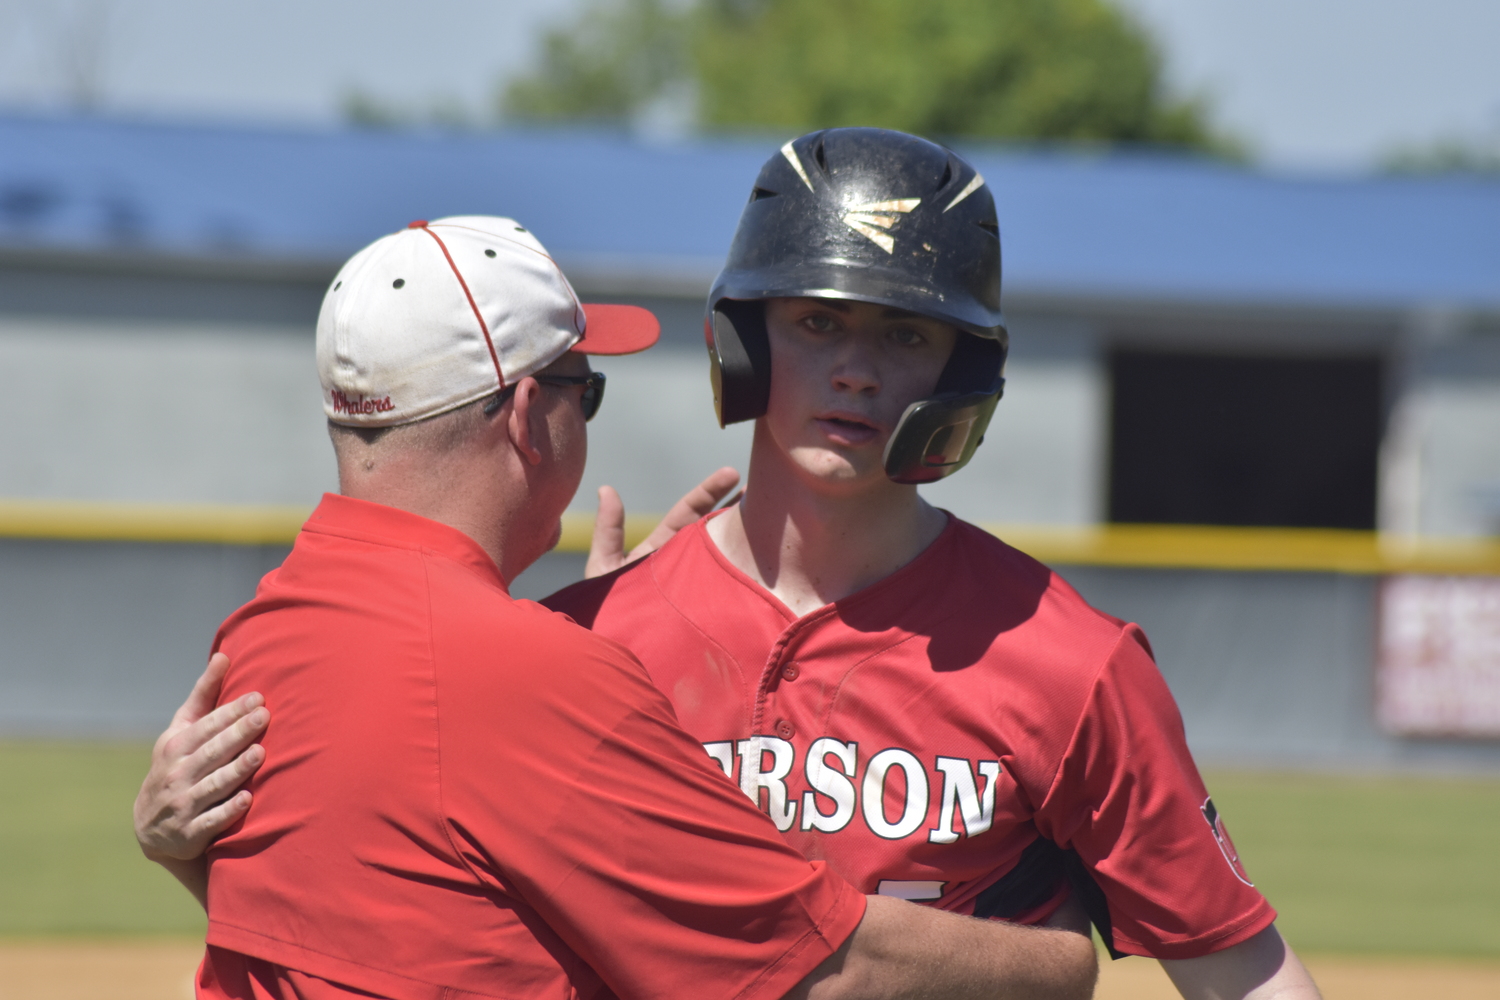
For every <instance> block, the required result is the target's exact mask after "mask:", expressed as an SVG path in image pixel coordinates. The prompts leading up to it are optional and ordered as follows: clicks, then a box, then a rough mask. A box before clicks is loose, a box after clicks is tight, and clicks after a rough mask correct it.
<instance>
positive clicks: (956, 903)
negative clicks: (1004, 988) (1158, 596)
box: [544, 518, 1275, 958]
mask: <svg viewBox="0 0 1500 1000" xmlns="http://www.w3.org/2000/svg"><path fill="white" fill-rule="evenodd" d="M705 524H706V522H699V523H698V524H695V525H693V526H692V527H690V528H687V529H685V530H683V531H682V532H681V533H680V534H679V535H678V536H677V537H676V538H674V539H673V540H672V541H671V542H670V543H668V544H667V545H666V546H664V547H663V548H662V549H660V550H659V551H657V552H656V553H654V554H653V555H651V556H650V557H648V558H647V559H645V560H643V561H641V562H638V563H635V564H633V565H631V566H628V567H626V568H625V569H624V570H622V571H619V572H616V573H614V574H611V575H609V576H605V577H600V578H598V579H594V580H587V581H584V582H582V583H579V584H575V585H574V586H572V587H569V588H567V589H565V590H563V591H561V592H559V593H558V594H555V595H553V596H552V597H550V598H548V599H547V600H546V601H545V602H544V603H545V604H546V605H547V606H548V607H551V608H553V609H556V610H559V611H563V612H566V613H567V614H568V615H570V616H572V617H573V618H574V619H575V620H576V621H578V622H579V623H580V624H583V625H587V626H588V627H590V628H592V629H594V630H595V631H596V632H598V633H601V634H603V635H606V636H608V637H610V638H611V639H615V640H617V641H619V642H621V643H623V644H624V645H626V646H628V647H629V648H630V649H631V650H632V651H634V652H635V654H636V655H637V656H638V657H639V658H640V659H641V661H642V662H643V663H644V664H645V666H646V669H647V671H648V672H649V673H650V675H651V679H652V680H653V681H655V682H656V684H657V685H658V686H659V687H660V688H661V689H662V690H663V691H665V692H666V693H667V695H668V697H669V698H671V700H672V704H673V706H674V707H675V708H676V710H677V717H678V719H679V720H680V721H681V723H682V725H683V726H684V727H685V728H686V729H687V730H688V732H690V733H692V734H693V735H695V736H697V737H698V738H699V739H700V740H702V741H703V744H704V746H705V748H706V749H707V750H708V754H709V756H710V757H711V758H712V759H713V760H714V761H715V762H717V764H718V765H719V767H720V768H721V769H722V770H723V771H724V773H725V774H727V775H729V776H730V777H731V778H733V779H734V780H735V781H736V782H737V783H738V784H739V786H740V788H741V789H742V790H743V791H744V792H745V794H746V795H748V796H749V797H750V798H751V799H752V800H754V801H755V802H756V803H757V804H758V805H759V806H760V807H761V808H762V809H763V810H764V811H765V812H766V813H767V814H768V815H769V816H770V817H771V819H772V821H773V822H774V823H775V824H776V827H777V828H778V829H779V830H780V831H781V833H782V836H784V837H785V838H786V840H787V842H788V843H790V844H791V845H793V846H794V847H796V848H797V849H798V850H799V851H801V852H802V854H803V855H804V856H806V857H808V858H817V859H826V860H828V861H829V862H830V863H831V864H832V866H833V867H834V869H835V870H836V871H838V872H839V873H840V874H841V875H843V876H844V877H845V878H846V879H848V880H849V881H850V882H852V883H853V884H854V885H855V886H856V887H857V888H859V889H861V890H862V891H864V892H869V893H876V892H879V893H884V894H887V895H896V896H901V897H903V898H907V899H914V900H924V901H928V902H930V903H932V904H933V905H936V906H939V907H942V908H944V909H950V910H955V911H958V912H961V913H976V912H977V913H979V914H980V915H985V916H989V915H998V916H1004V917H1008V918H1010V919H1017V920H1021V921H1023V922H1030V921H1036V920H1039V919H1043V918H1045V916H1046V915H1047V914H1048V913H1050V912H1051V910H1052V909H1054V908H1055V907H1056V905H1057V904H1058V902H1060V900H1061V899H1062V898H1063V897H1064V896H1065V895H1066V889H1065V887H1064V885H1063V884H1062V882H1061V878H1062V876H1061V871H1062V867H1061V865H1059V866H1057V867H1054V868H1053V869H1052V871H1053V872H1054V873H1055V876H1056V877H1054V878H1052V879H1051V880H1050V881H1047V882H1045V883H1044V884H1041V885H1032V886H1030V887H1029V890H1028V887H1027V886H1024V885H1017V884H1015V883H1016V882H1017V880H1020V881H1022V882H1024V881H1025V880H1026V879H1027V878H1028V877H1029V876H1028V874H1027V873H1028V871H1030V870H1031V869H1028V868H1027V866H1025V865H1020V866H1018V862H1019V861H1020V860H1021V858H1022V855H1023V852H1027V851H1028V848H1031V849H1033V851H1034V850H1035V849H1036V848H1046V849H1047V850H1053V851H1054V852H1055V849H1054V848H1052V846H1051V845H1052V844H1056V845H1058V846H1060V847H1062V848H1066V849H1070V850H1072V851H1074V852H1076V854H1077V856H1078V857H1079V858H1081V859H1082V861H1083V864H1084V865H1085V866H1086V867H1087V870H1088V871H1089V872H1090V873H1091V874H1092V876H1093V879H1094V881H1095V882H1096V883H1097V884H1098V886H1099V887H1100V888H1101V889H1102V890H1103V892H1104V895H1105V897H1106V898H1107V900H1108V911H1109V918H1110V922H1111V923H1112V924H1113V935H1114V946H1115V947H1116V948H1117V949H1119V950H1120V951H1123V952H1127V953H1133V954H1144V955H1153V956H1156V957H1158V958H1190V957H1196V956H1200V955H1204V954H1208V953H1210V952H1213V951H1218V950H1220V949H1223V948H1226V947H1229V946H1231V945H1233V944H1237V943H1239V942H1240V941H1243V940H1245V939H1247V938H1249V937H1251V936H1252V935H1254V934H1255V933H1257V932H1258V931H1260V930H1262V929H1264V928H1265V927H1266V926H1268V925H1269V924H1270V923H1271V922H1272V920H1274V919H1275V912H1274V911H1273V910H1272V909H1271V907H1270V906H1269V905H1268V904H1267V903H1266V901H1265V899H1264V898H1262V896H1261V895H1260V893H1258V892H1257V891H1256V890H1255V889H1254V888H1253V887H1252V886H1251V885H1250V883H1249V882H1248V881H1247V880H1246V879H1245V878H1244V877H1243V871H1242V870H1241V869H1240V868H1239V867H1238V862H1237V859H1234V858H1233V857H1232V851H1231V849H1230V848H1229V847H1228V846H1227V845H1228V839H1227V835H1225V834H1224V832H1223V825H1222V821H1220V820H1219V819H1218V817H1217V814H1213V815H1209V814H1210V812H1211V811H1212V806H1211V803H1209V800H1208V793H1207V792H1206V791H1205V790H1204V786H1203V782H1202V780H1201V779H1200V778H1199V776H1198V771H1197V769H1196V767H1195V766H1194V764H1193V760H1192V757H1191V756H1190V754H1189V753H1188V749H1187V745H1186V741H1185V739H1184V736H1183V729H1182V721H1181V718H1180V716H1179V714H1178V712H1177V707H1176V704H1175V702H1174V701H1173V700H1172V696H1171V694H1170V693H1169V692H1168V690H1167V687H1166V684H1165V683H1164V681H1163V680H1162V677H1161V674H1160V673H1159V672H1158V671H1157V669H1156V665H1155V663H1154V662H1153V660H1152V658H1151V652H1150V648H1149V646H1148V645H1147V643H1146V638H1145V636H1144V635H1143V634H1142V633H1141V630H1140V629H1139V628H1138V627H1136V626H1134V625H1127V624H1125V623H1123V622H1121V621H1119V620H1118V619H1115V618H1111V617H1109V616H1108V615H1104V614H1101V613H1100V612H1098V611H1096V610H1094V609H1093V608H1091V607H1089V606H1088V605H1087V604H1086V603H1085V602H1084V601H1083V599H1082V598H1080V597H1079V596H1078V594H1077V593H1076V592H1075V591H1074V590H1073V589H1072V588H1071V587H1069V586H1068V585H1067V584H1066V583H1065V582H1064V581H1063V580H1062V579H1061V578H1060V577H1058V576H1057V575H1056V574H1055V573H1053V572H1052V571H1051V570H1049V569H1048V568H1047V567H1045V566H1043V565H1041V564H1040V563H1038V562H1036V561H1035V560H1033V559H1031V558H1030V557H1028V556H1026V555H1024V554H1023V553H1021V552H1018V551H1017V550H1015V549H1013V548H1011V547H1010V546H1008V545H1006V544H1004V543H1003V542H1001V541H999V540H998V539H996V538H994V537H993V536H991V535H989V534H988V533H986V532H984V531H982V530H981V529H979V528H976V527H974V526H973V525H970V524H966V523H964V522H962V521H959V520H958V519H957V518H950V520H949V524H948V527H947V529H946V530H945V531H944V532H943V534H942V535H941V536H940V537H939V538H938V539H937V540H936V541H935V542H934V543H933V544H932V545H931V546H929V547H928V549H927V550H926V551H925V552H923V553H922V554H921V555H920V556H918V557H917V558H916V559H915V560H913V561H912V562H911V563H909V564H908V565H907V566H905V567H903V568H902V569H900V570H899V571H897V572H896V573H894V574H892V575H891V576H889V577H886V578H885V579H883V580H881V581H879V582H878V583H875V584H873V585H872V586H870V587H868V588H866V589H864V590H862V591H860V592H858V593H856V594H854V595H852V596H850V597H848V598H845V599H844V600H841V601H838V602H836V603H834V604H830V605H827V606H825V607H822V608H820V609H818V610H817V611H814V612H812V613H811V614H808V615H806V616H804V617H801V618H798V617H797V616H796V615H795V614H793V613H792V612H791V611H790V610H789V609H788V608H787V607H786V606H785V605H783V604H782V603H781V602H780V601H779V600H777V598H776V597H775V596H773V595H772V594H771V593H769V592H768V591H767V590H765V588H763V587H761V586H760V585H759V584H757V583H756V582H754V581H753V580H751V579H750V578H749V577H747V576H746V575H745V574H744V573H742V572H740V571H739V570H738V569H737V568H736V567H735V566H734V565H732V564H731V563H730V562H729V561H728V560H727V559H725V558H724V557H723V555H722V554H721V553H720V552H719V550H718V548H717V547H716V546H715V545H714V543H713V541H712V540H711V539H710V537H709V535H708V532H707V529H706V527H705ZM1040 838H1045V840H1042V839H1040ZM1048 842H1050V843H1048ZM1035 867H1036V866H1031V868H1032V869H1034V868H1035ZM1012 873H1014V875H1013V876H1012V878H1011V879H1010V880H1009V881H1006V877H1007V876H1008V875H1012ZM1018 891H1019V894H1020V896H1021V898H1023V899H1028V898H1029V902H1026V903H1024V904H1023V905H1021V906H1020V907H1019V908H1017V907H1012V908H1011V910H1010V911H1006V910H1004V909H1003V908H997V905H996V903H995V900H997V899H998V898H999V897H1000V895H1004V894H1009V895H1010V896H1011V897H1012V898H1014V897H1015V896H1016V894H1017V892H1018Z"/></svg>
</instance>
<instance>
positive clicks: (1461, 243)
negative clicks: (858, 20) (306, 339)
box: [0, 117, 1500, 308]
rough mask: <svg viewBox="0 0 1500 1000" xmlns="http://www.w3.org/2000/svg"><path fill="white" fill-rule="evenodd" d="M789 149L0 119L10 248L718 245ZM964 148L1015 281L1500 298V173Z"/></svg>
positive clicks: (1064, 287) (1481, 302)
mask: <svg viewBox="0 0 1500 1000" xmlns="http://www.w3.org/2000/svg"><path fill="white" fill-rule="evenodd" d="M774 145H775V143H774V141H773V140H769V139H761V140H747V139H701V140H694V141H689V142H683V143H678V144H653V143H650V142H645V141H641V140H638V139H633V138H631V137H629V136H626V135H623V134H617V133H610V132H590V131H573V130H558V131H507V132H501V133H473V134H465V133H439V132H372V131H361V130H353V129H347V130H328V131H310V130H300V131H299V130H290V129H281V130H278V129H267V128H230V127H211V126H192V125H176V124H160V123H143V122H129V121H114V120H107V119H92V118H73V119H59V118H42V117H9V118H0V245H4V246H12V247H25V246H44V247H53V248H69V249H77V250H85V251H87V250H116V251H118V250H130V249H134V248H139V249H140V250H142V251H143V252H158V253H174V254H210V255H215V256H224V255H244V256H251V257H264V258H294V259H300V258H342V257H344V256H346V255H348V254H349V253H351V252H353V251H354V250H355V249H357V248H358V247H360V246H362V245H363V244H365V243H366V242H368V241H370V240H372V239H374V238H376V237H378V236H380V235H381V234H383V233H385V232H389V231H391V230H392V229H395V228H398V227H399V226H401V225H404V224H405V223H406V222H408V221H410V220H411V219H413V218H437V217H439V216H442V215H451V214H466V213H493V214H503V215H511V216H514V217H515V218H517V219H520V220H522V221H523V222H524V223H525V224H526V225H527V226H528V227H530V228H532V229H534V230H535V231H536V232H537V233H538V234H539V235H540V236H541V238H542V240H543V242H545V243H546V244H547V246H548V247H549V249H551V250H552V251H553V252H554V253H555V254H558V255H559V256H574V257H583V256H604V257H615V256H619V257H625V256H632V255H644V257H645V258H652V259H657V258H659V259H664V260H665V259H679V260H695V261H699V262H704V263H707V262H712V261H715V260H717V259H720V258H722V256H723V255H724V252H725V251H726V250H727V248H728V244H729V239H730V234H731V233H732V231H733V228H734V224H735V221H736V219H737V218H738V216H739V211H740V207H741V205H742V204H743V203H744V198H745V196H746V193H747V192H748V190H749V188H750V185H751V183H752V181H753V180H754V177H755V175H756V172H757V170H758V169H759V166H760V164H761V162H762V161H763V160H764V159H765V157H766V156H767V155H769V154H770V153H771V152H772V151H774ZM964 152H965V153H966V155H968V156H969V157H970V158H971V159H972V160H973V162H974V163H975V165H976V166H978V168H979V169H980V171H981V172H982V173H984V175H985V177H986V178H987V179H988V180H989V182H990V186H991V188H992V190H993V191H994V193H995V198H996V201H997V203H998V206H999V210H1000V220H1001V227H1002V232H1003V236H1004V242H1005V266H1006V275H1005V279H1006V287H1007V288H1008V289H1010V290H1024V291H1031V292H1048V293H1056V294H1062V295H1091V296H1101V295H1107V296H1120V297H1125V298H1150V299H1173V300H1185V301H1232V302H1264V303H1274V304H1333V305H1356V306H1375V307H1383V306H1410V305H1418V304H1433V303H1441V304H1445V305H1453V306H1471V307H1482V308H1496V307H1500V181H1497V180H1496V179H1492V178H1477V177H1442V178H1420V179H1416V178H1346V179H1327V178H1325V179H1316V178H1294V177H1282V176H1275V175H1268V174H1264V173H1258V172H1256V171H1253V170H1248V169H1241V168H1237V167H1233V166H1228V165H1224V164H1219V163H1215V162H1212V161H1204V160H1198V159H1190V158H1173V157H1167V156H1160V155H1146V154H1128V153H1127V154H1100V155H1080V154H1070V153H1061V152H1050V151H1025V150H1014V149H996V148H985V147H975V148H968V149H965V150H964Z"/></svg>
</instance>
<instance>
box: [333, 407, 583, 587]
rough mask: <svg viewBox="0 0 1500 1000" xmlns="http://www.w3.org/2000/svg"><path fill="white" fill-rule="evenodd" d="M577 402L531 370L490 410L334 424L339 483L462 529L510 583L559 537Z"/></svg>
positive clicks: (579, 452)
mask: <svg viewBox="0 0 1500 1000" xmlns="http://www.w3.org/2000/svg"><path fill="white" fill-rule="evenodd" d="M570 403H571V401H570V400H568V399H566V398H562V397H560V396H559V394H556V393H547V392H546V391H545V390H544V389H543V388H542V387H541V386H540V385H539V384H538V383H537V382H536V380H534V379H531V378H526V379H522V380H521V382H520V383H519V384H517V386H516V388H515V390H514V392H513V393H512V395H511V397H510V399H509V400H508V401H507V402H506V403H505V405H504V406H502V407H501V408H500V409H498V410H497V411H496V412H494V413H493V414H491V415H486V414H485V413H484V411H483V405H484V404H483V402H479V403H473V404H470V405H469V406H465V407H461V408H459V409H458V410H454V411H452V412H449V413H444V414H440V415H439V416H436V417H432V418H430V419H428V420H423V421H419V422H417V423H413V424H404V425H400V426H397V427H392V428H389V429H384V430H381V431H374V432H372V431H369V430H355V429H351V428H345V427H337V426H334V425H330V436H331V437H332V438H333V443H334V452H335V454H336V456H337V458H338V470H339V492H340V493H342V494H343V495H344V496H347V497H352V498H354V499H357V500H367V501H370V502H371V503H378V504H383V505H385V506H387V507H395V508H397V509H399V510H404V511H407V512H409V513H412V514H417V515H419V516H421V517H425V518H428V519H429V520H433V521H437V522H439V523H441V524H446V525H448V526H449V527H451V528H456V529H457V530H459V531H461V532H463V533H464V534H465V535H468V536H469V537H470V538H472V539H473V540H474V541H475V542H476V543H478V544H479V546H480V547H481V548H483V549H484V551H485V552H486V553H488V554H489V556H490V558H491V559H493V560H494V561H495V565H496V566H498V567H499V568H500V573H501V575H502V576H503V577H504V578H505V580H506V581H507V582H509V581H511V580H514V579H515V578H516V577H517V576H518V575H520V573H521V571H522V570H524V569H525V568H526V567H527V566H530V565H531V564H532V563H533V562H535V561H536V560H537V559H538V558H540V557H541V556H542V555H543V554H544V553H545V552H547V551H548V550H549V549H551V548H552V547H553V546H554V545H556V544H557V540H558V536H559V534H560V532H561V520H560V519H561V516H562V512H563V511H564V510H565V509H567V505H568V503H569V502H570V501H571V500H572V498H573V493H574V492H575V491H576V490H577V488H578V482H579V479H580V478H581V477H582V472H583V461H584V457H585V454H586V449H587V444H586V439H585V437H584V433H583V429H582V419H581V418H580V417H577V410H578V407H577V405H576V404H572V405H571V411H570V409H569V404H570ZM575 418H576V419H575ZM575 424H576V426H574V425H575Z"/></svg>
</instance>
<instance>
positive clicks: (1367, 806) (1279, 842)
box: [1204, 771, 1500, 957]
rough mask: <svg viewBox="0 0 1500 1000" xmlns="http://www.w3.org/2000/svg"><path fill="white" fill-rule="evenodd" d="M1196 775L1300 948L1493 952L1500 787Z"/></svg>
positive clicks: (1499, 916)
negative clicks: (1203, 781)
mask: <svg viewBox="0 0 1500 1000" xmlns="http://www.w3.org/2000/svg"><path fill="white" fill-rule="evenodd" d="M1204 777H1205V779H1206V780H1207V781H1208V786H1209V788H1210V790H1211V791H1212V792H1213V796H1214V802H1215V804H1216V805H1218V807H1219V811H1220V813H1221V814H1222V815H1223V817H1224V820H1225V823H1226V824H1227V825H1228V827H1229V831H1230V835H1231V836H1233V837H1234V841H1235V846H1236V847H1238V848H1239V851H1240V856H1241V858H1242V859H1243V860H1244V862H1245V867H1246V870H1247V871H1248V872H1249V874H1250V877H1251V878H1252V879H1254V880H1255V883H1256V886H1257V887H1258V888H1259V889H1261V891H1263V892H1264V893H1265V894H1266V897H1267V898H1268V899H1270V900H1271V903H1272V905H1274V906H1275V907H1276V909H1277V910H1278V911H1279V912H1280V914H1281V917H1280V919H1279V921H1278V923H1279V925H1280V927H1281V930H1282V933H1283V934H1285V935H1286V937H1287V938H1288V940H1290V941H1291V942H1292V944H1293V946H1294V947H1295V948H1297V949H1298V950H1300V951H1307V952H1344V953H1350V952H1380V953H1384V954H1410V955H1466V956H1487V957H1494V956H1500V780H1489V781H1484V780H1450V779H1436V778H1418V777H1369V778H1358V777H1343V776H1341V777H1328V776H1311V775H1289V774H1265V773H1237V772H1229V771H1219V772H1213V773H1209V774H1206V775H1205V776H1204Z"/></svg>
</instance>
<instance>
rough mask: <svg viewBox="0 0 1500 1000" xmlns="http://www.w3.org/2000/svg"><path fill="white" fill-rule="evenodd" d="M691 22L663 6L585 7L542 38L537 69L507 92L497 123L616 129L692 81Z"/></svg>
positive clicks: (609, 0) (594, 0)
mask: <svg viewBox="0 0 1500 1000" xmlns="http://www.w3.org/2000/svg"><path fill="white" fill-rule="evenodd" d="M691 22H692V15H691V12H690V10H689V9H683V8H682V7H681V5H680V4H678V5H675V6H673V5H669V4H668V3H664V2H663V0H590V2H589V3H588V4H586V5H585V7H584V9H583V11H582V12H581V13H580V14H579V16H578V18H577V20H576V21H574V22H573V23H571V24H568V25H566V26H563V27H558V28H553V29H552V30H550V31H548V32H547V33H546V34H545V35H544V36H543V37H542V53H541V64H540V65H539V66H538V67H537V69H536V71H535V72H533V73H532V74H530V75H529V76H524V77H521V78H519V79H517V80H514V81H512V82H511V83H510V84H509V85H508V86H506V87H505V88H504V89H503V90H502V92H501V94H500V100H499V105H500V107H499V110H500V114H501V117H502V118H506V119H511V120H520V121H592V122H622V121H626V120H629V119H630V118H632V117H634V116H635V115H636V114H639V113H640V112H641V111H642V110H643V109H644V108H645V107H646V106H647V105H649V104H650V103H651V102H652V101H653V100H655V99H657V98H658V97H660V96H661V95H662V94H663V93H664V92H666V91H667V90H668V89H669V88H670V87H672V86H673V85H676V84H680V83H682V82H683V81H685V80H687V79H688V78H690V76H691V68H690V66H689V62H688V52H689V37H688V36H689V30H690V25H691Z"/></svg>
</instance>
